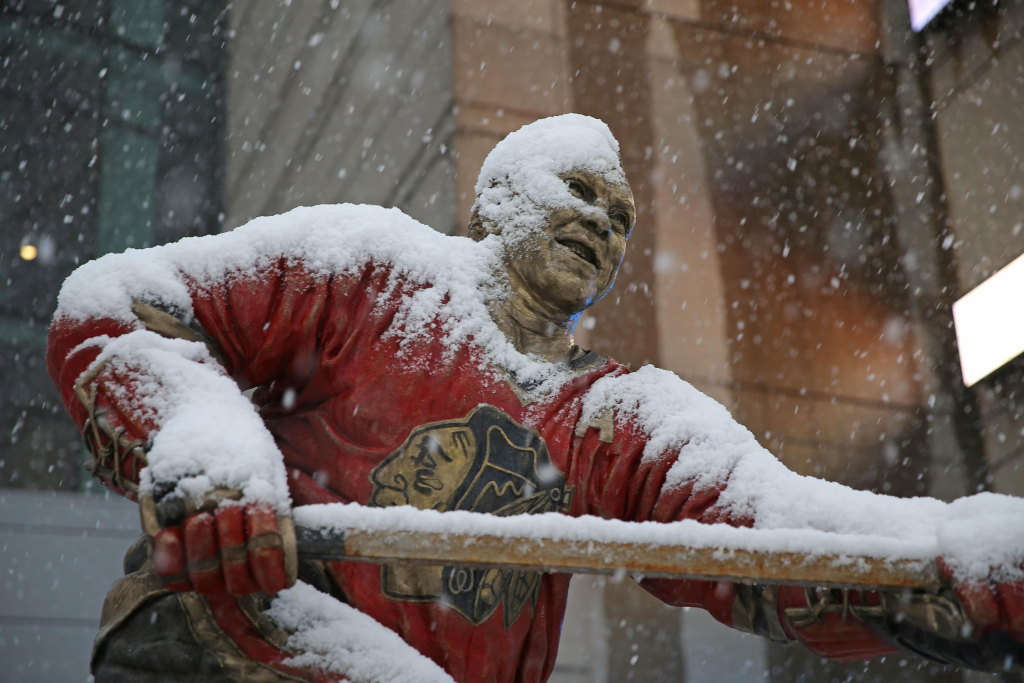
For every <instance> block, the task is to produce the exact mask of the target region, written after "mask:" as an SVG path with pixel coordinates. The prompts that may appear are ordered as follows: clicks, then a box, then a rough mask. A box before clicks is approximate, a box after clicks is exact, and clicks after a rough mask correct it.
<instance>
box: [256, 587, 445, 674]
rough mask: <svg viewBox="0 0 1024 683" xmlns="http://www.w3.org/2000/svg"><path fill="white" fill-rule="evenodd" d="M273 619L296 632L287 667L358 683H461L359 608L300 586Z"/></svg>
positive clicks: (284, 597)
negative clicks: (327, 674)
mask: <svg viewBox="0 0 1024 683" xmlns="http://www.w3.org/2000/svg"><path fill="white" fill-rule="evenodd" d="M266 614H267V616H269V617H270V618H271V619H273V620H274V621H276V622H277V623H278V625H280V626H281V627H282V628H284V629H285V630H286V631H289V632H291V633H292V635H291V637H289V639H288V648H289V649H290V650H292V651H295V652H298V653H299V654H296V655H295V656H294V657H291V658H290V659H287V660H285V662H284V663H285V664H287V665H289V666H294V667H298V668H303V669H315V670H319V671H326V672H330V673H335V674H341V675H342V676H344V677H345V678H346V679H347V680H349V681H352V683H455V681H454V679H453V678H452V677H451V676H449V675H448V674H447V673H445V671H444V670H443V669H442V668H441V667H439V666H438V665H437V664H435V663H434V662H433V661H431V660H430V659H428V658H427V657H425V656H424V655H422V654H420V653H419V652H418V651H417V650H416V649H414V648H413V647H412V646H411V645H409V644H408V643H406V642H405V641H404V640H402V638H401V637H400V636H399V635H398V634H397V633H395V632H394V631H392V630H390V629H388V628H386V627H385V626H384V625H382V624H381V623H380V622H378V621H376V620H375V619H374V618H373V617H371V616H369V615H367V614H363V613H362V612H360V611H359V610H357V609H355V608H354V607H350V606H349V605H346V604H344V603H343V602H340V601H339V600H336V599H334V598H332V597H331V596H329V595H324V594H323V593H321V592H320V591H318V590H316V589H315V588H313V587H312V586H309V585H307V584H304V583H302V582H301V581H300V582H299V583H296V584H295V585H294V586H292V587H291V588H289V589H287V590H284V591H281V592H280V593H278V595H277V597H276V598H274V601H273V603H271V606H270V609H269V610H267V612H266Z"/></svg>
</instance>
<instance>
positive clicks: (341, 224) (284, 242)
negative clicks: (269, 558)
mask: <svg viewBox="0 0 1024 683" xmlns="http://www.w3.org/2000/svg"><path fill="white" fill-rule="evenodd" d="M505 246H506V243H505V241H504V240H503V239H502V238H501V237H499V236H498V235H491V236H488V237H487V238H486V239H484V240H482V241H481V242H474V241H472V240H470V239H468V238H465V237H453V236H448V235H443V234H441V233H438V232H437V231H435V230H433V229H431V228H429V227H427V226H426V225H423V224H422V223H420V222H418V221H416V220H414V219H412V218H410V217H409V216H406V215H405V214H404V213H402V212H401V211H400V210H398V209H385V208H382V207H379V206H370V205H355V204H337V205H323V206H313V207H301V208H297V209H293V210H291V211H289V212H287V213H284V214H280V215H277V216H266V217H262V218H256V219H254V220H252V221H250V222H249V223H247V224H245V225H244V226H241V227H239V228H236V229H235V230H233V231H231V232H228V233H223V234H219V235H207V236H204V237H189V238H185V239H183V240H181V241H179V242H175V243H173V244H166V245H163V246H159V247H153V248H150V249H129V250H127V251H126V252H124V253H122V254H108V255H106V256H103V257H101V258H98V259H96V260H95V261H91V262H89V263H86V264H85V265H83V266H81V267H79V268H78V269H77V270H75V271H74V272H73V273H72V274H71V276H70V277H68V279H67V280H65V282H64V285H63V287H62V288H61V291H60V295H59V297H58V302H57V312H56V313H55V315H54V317H55V319H62V318H70V319H73V320H87V319H89V318H111V319H114V320H117V321H119V322H123V323H126V324H130V325H138V323H137V321H136V318H135V315H134V314H133V313H132V311H131V305H132V300H133V299H138V300H142V301H146V302H159V303H161V304H163V305H165V306H170V307H173V308H175V309H176V310H178V311H180V312H181V313H182V314H184V315H191V314H192V312H193V309H192V301H191V298H190V295H189V290H188V287H187V285H186V282H187V279H192V280H194V281H195V282H197V283H198V284H199V285H200V286H203V285H205V284H211V283H215V282H222V281H224V280H225V279H227V278H229V277H232V276H237V275H254V276H258V275H259V274H260V273H261V272H262V271H264V270H266V269H267V268H269V267H270V266H271V265H272V264H274V263H275V262H276V261H278V260H280V259H285V260H286V261H288V262H289V263H292V264H296V265H301V266H303V267H305V268H306V269H307V270H308V271H309V272H310V273H312V274H313V275H314V276H318V277H325V278H326V277H330V276H332V275H345V274H352V273H355V272H357V271H358V270H359V269H361V268H363V267H364V266H366V265H367V264H370V263H373V264H378V265H380V266H384V267H387V268H388V269H389V272H390V276H391V278H392V282H393V284H395V285H396V286H398V285H399V284H400V283H407V284H411V285H426V286H425V287H421V288H419V289H417V290H416V291H411V292H409V293H408V295H407V296H405V298H404V299H403V301H402V305H401V308H400V310H399V312H398V315H397V316H396V319H395V323H394V325H393V328H392V330H391V331H390V333H391V334H395V335H396V336H397V337H399V338H400V341H401V343H402V345H403V348H404V347H406V346H407V345H408V343H409V342H411V341H413V340H415V339H417V338H420V337H422V336H423V335H424V334H426V332H427V331H428V329H429V327H430V326H431V325H432V324H435V323H437V324H440V325H441V327H442V329H443V331H444V332H445V342H446V343H447V344H448V345H449V346H450V347H451V348H455V347H457V346H458V345H460V344H463V343H465V342H466V340H468V339H469V338H470V337H472V338H473V340H474V342H475V343H476V344H477V345H478V346H479V347H480V348H481V349H482V350H483V351H484V352H485V353H486V354H487V356H488V358H489V359H490V360H491V361H492V362H494V363H495V364H497V365H498V366H499V367H502V368H504V369H505V370H508V371H510V372H513V373H515V374H516V375H517V377H519V378H520V380H521V381H524V382H527V383H532V384H536V385H538V388H537V390H536V391H537V392H539V393H546V392H548V391H550V389H551V388H552V387H554V386H557V385H558V384H560V383H561V382H562V381H564V380H565V378H566V376H567V375H566V374H565V372H564V371H563V369H562V368H560V367H559V366H556V365H554V364H551V363H546V362H542V361H540V360H538V359H536V358H532V357H529V356H526V355H523V354H521V353H519V352H518V351H516V349H515V347H514V346H513V345H512V344H511V343H510V342H509V341H508V340H507V339H506V338H505V336H504V335H503V334H502V333H501V331H500V330H499V329H498V327H497V325H495V324H494V322H493V320H492V319H491V317H490V313H489V312H488V310H487V301H488V300H492V299H494V300H497V299H501V298H502V297H505V296H507V295H508V289H507V283H506V282H505V280H504V277H503V275H502V269H501V254H502V253H503V250H504V249H505Z"/></svg>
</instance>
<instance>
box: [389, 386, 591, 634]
mask: <svg viewBox="0 0 1024 683" xmlns="http://www.w3.org/2000/svg"><path fill="white" fill-rule="evenodd" d="M370 480H371V482H372V483H373V493H372V495H371V498H370V505H373V506H377V507H387V506H390V505H412V506H414V507H418V508H423V509H430V510H440V511H445V510H469V511H472V512H489V513H491V514H495V515H519V514H539V513H542V512H564V511H566V510H567V509H568V507H569V499H570V496H571V493H572V491H571V489H568V490H567V489H566V486H565V476H564V475H563V474H562V473H561V472H559V471H558V470H556V469H555V467H554V466H553V465H552V464H551V457H550V455H549V454H548V447H547V445H546V444H545V443H544V439H542V438H541V436H540V434H538V433H537V431H536V430H534V429H530V428H527V427H524V426H523V425H521V424H519V423H518V422H516V421H515V420H513V419H512V418H511V417H509V416H508V415H506V414H505V413H504V412H502V411H500V410H498V409H497V408H495V407H493V406H489V405H481V406H478V407H477V408H474V409H473V411H472V412H470V414H469V415H467V416H466V417H465V418H462V419H460V420H451V421H448V422H434V423H432V424H426V425H422V426H420V427H417V428H416V429H414V430H413V431H412V433H411V434H410V435H409V438H407V439H406V440H405V443H403V444H402V446H401V447H400V448H399V449H398V450H396V451H395V452H394V453H392V454H391V455H390V456H388V457H387V459H385V460H384V462H382V463H381V464H380V465H378V466H377V467H375V468H374V469H373V471H372V472H370ZM381 589H382V590H383V591H384V594H385V595H387V596H388V597H389V598H392V599H395V600H402V601H408V602H440V603H443V604H445V605H448V606H449V607H451V608H452V609H454V610H456V611H457V612H459V613H460V614H462V615H463V616H464V617H466V618H467V619H469V620H470V621H471V622H473V623H474V624H481V623H483V622H484V621H486V620H487V619H488V618H490V616H491V615H492V614H494V612H495V611H496V610H497V609H498V606H499V605H504V617H505V627H506V628H508V627H509V626H510V625H511V624H512V622H514V621H515V619H516V617H518V616H519V614H520V613H521V612H522V610H523V608H524V607H525V606H526V604H527V603H528V602H529V603H530V604H531V607H532V606H533V605H535V604H536V600H537V595H538V592H539V591H540V574H537V573H534V572H523V571H511V570H501V569H469V568H462V567H414V566H397V565H386V566H383V567H381Z"/></svg>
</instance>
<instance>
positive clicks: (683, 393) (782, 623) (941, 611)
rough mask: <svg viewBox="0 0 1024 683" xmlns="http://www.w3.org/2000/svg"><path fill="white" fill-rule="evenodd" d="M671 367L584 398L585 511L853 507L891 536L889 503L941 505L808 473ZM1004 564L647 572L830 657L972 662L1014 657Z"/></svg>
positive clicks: (822, 514) (1022, 591)
mask: <svg viewBox="0 0 1024 683" xmlns="http://www.w3.org/2000/svg"><path fill="white" fill-rule="evenodd" d="M665 375H668V373H662V371H654V370H653V369H652V370H650V371H645V370H641V371H639V372H637V373H632V374H629V373H621V374H618V375H609V376H608V377H607V378H605V379H602V380H599V381H598V382H596V383H595V385H594V387H593V388H592V389H591V391H590V395H588V396H587V397H586V398H585V400H584V402H583V403H584V405H583V411H582V415H581V421H580V426H579V427H578V428H577V430H576V439H577V440H578V442H577V444H576V446H575V447H576V448H577V449H578V450H577V452H578V453H580V457H578V458H577V460H576V463H577V464H576V466H575V471H574V478H575V480H576V481H577V482H578V484H577V486H578V489H577V490H578V491H579V493H578V495H579V496H580V497H581V500H582V502H583V505H584V507H583V510H582V512H583V513H585V514H591V515H597V516H601V517H605V518H614V519H623V520H628V521H655V522H665V523H668V522H674V521H679V520H694V521H698V522H701V523H707V524H711V523H725V524H729V525H732V526H748V527H749V526H754V525H755V523H757V524H758V526H769V527H770V526H774V525H776V524H780V520H781V525H782V526H786V527H788V528H800V526H801V525H802V526H805V527H806V528H808V529H819V530H828V529H829V528H830V525H834V524H835V523H836V522H835V520H837V519H840V518H841V517H842V516H844V515H845V517H846V518H847V520H849V523H850V525H851V528H853V527H858V528H860V529H862V532H866V531H867V530H870V529H876V530H877V532H878V533H879V534H880V535H883V536H884V535H887V534H888V533H889V532H890V531H892V530H894V529H896V527H894V526H893V525H894V524H895V525H900V524H901V521H900V515H899V514H896V515H893V513H894V512H896V513H898V512H899V510H900V509H902V508H901V506H903V507H905V508H906V510H905V512H906V513H907V515H906V517H905V520H904V521H906V523H907V524H908V525H911V526H908V528H912V523H911V520H912V519H913V517H914V515H915V514H916V515H917V516H918V518H917V519H913V522H916V523H920V517H921V509H920V507H921V506H922V505H926V506H932V507H941V506H943V505H944V504H942V503H940V502H938V501H931V502H925V503H922V502H912V501H903V500H897V499H894V498H891V497H887V496H876V495H874V494H871V493H868V492H855V491H852V490H851V489H848V488H847V487H843V486H839V485H838V484H834V483H830V482H825V481H822V480H817V479H813V478H809V477H800V476H798V475H796V474H794V473H792V472H790V471H789V470H787V469H786V468H785V467H784V466H783V465H782V464H781V463H779V462H778V461H777V460H775V459H774V458H773V457H772V456H771V455H770V454H768V453H767V452H765V451H764V450H763V449H762V448H760V446H758V445H757V444H756V442H754V440H753V438H752V437H751V436H750V434H749V432H746V430H745V429H743V428H742V427H739V426H738V425H735V423H734V422H733V421H732V418H731V417H729V416H728V414H727V413H726V412H725V411H724V409H722V408H721V406H718V405H717V404H714V405H712V402H711V401H710V399H707V397H704V396H703V395H700V394H699V393H698V392H696V390H694V389H693V388H692V387H690V386H689V385H685V386H684V383H682V382H681V381H679V380H678V379H677V378H674V377H671V378H667V377H665ZM602 383H603V384H602ZM645 401H648V402H649V403H647V404H645V403H644V402H645ZM730 423H731V424H730ZM926 512H927V511H926ZM783 516H784V517H785V519H783ZM842 523H843V522H840V524H842ZM994 569H995V568H994ZM1003 569H1009V570H1012V571H1010V573H1011V574H1014V575H1015V576H1017V577H1018V578H1017V579H1016V581H1015V582H1006V581H1005V579H1004V580H1003V582H1002V583H999V582H998V581H997V580H993V579H992V578H990V580H988V581H980V582H975V583H973V584H965V583H962V582H958V581H956V580H955V577H953V576H952V574H951V573H949V572H947V579H948V586H947V587H946V588H944V589H943V590H941V591H937V592H924V591H891V592H890V591H867V590H865V591H856V590H851V591H841V590H809V589H804V588H803V587H798V586H767V585H763V586H757V585H741V584H732V583H728V582H711V581H675V580H662V579H646V580H644V581H642V582H641V585H642V586H643V587H644V588H645V589H646V590H648V591H649V592H651V593H652V594H654V595H655V596H656V597H658V598H659V599H661V600H663V601H665V602H666V603H669V604H672V605H678V606H692V607H700V608H703V609H706V610H707V611H708V612H709V613H711V615H712V616H714V617H715V618H716V619H717V620H718V621H720V622H722V623H724V624H725V625H727V626H731V627H733V628H737V629H739V630H742V631H746V632H750V633H756V634H758V635H762V636H764V637H767V638H770V639H771V640H774V641H776V642H780V643H796V642H799V643H802V644H804V645H805V646H807V647H808V648H810V649H811V650H813V651H814V652H815V653H817V654H819V655H820V656H822V657H827V658H832V659H838V660H842V661H853V660H863V659H869V658H871V657H874V656H878V655H882V654H886V653H889V652H895V651H898V650H904V651H907V652H911V653H914V654H918V655H920V656H923V657H926V658H929V659H932V660H934V661H938V662H941V663H944V664H953V665H957V666H965V667H968V668H973V669H981V670H1003V669H1004V668H1005V667H1006V666H1010V667H1011V668H1013V667H1016V668H1018V669H1019V668H1021V667H1024V645H1022V643H1024V584H1022V583H1021V581H1020V578H1019V577H1020V576H1022V575H1024V571H1022V570H1021V569H1020V568H1019V567H1009V568H1003ZM1003 573H1004V574H1005V572H1003ZM997 574H998V573H997V572H994V573H993V575H992V576H993V577H996V576H997Z"/></svg>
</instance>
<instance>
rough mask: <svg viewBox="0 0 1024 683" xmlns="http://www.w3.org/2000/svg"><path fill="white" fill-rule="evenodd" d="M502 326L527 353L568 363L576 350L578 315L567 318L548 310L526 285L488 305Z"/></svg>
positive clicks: (509, 336) (509, 338)
mask: <svg viewBox="0 0 1024 683" xmlns="http://www.w3.org/2000/svg"><path fill="white" fill-rule="evenodd" d="M488 308H489V309H490V313H491V317H492V318H493V319H494V322H495V323H497V325H498V329H500V330H501V331H502V333H503V334H504V335H505V337H506V338H507V339H508V340H509V341H511V342H512V345H513V346H515V347H516V350H517V351H519V352H520V353H524V354H533V355H535V356H540V357H541V358H543V359H544V360H546V361H548V362H550V363H564V362H568V361H569V360H570V359H571V357H572V353H573V349H574V344H573V338H572V332H573V329H574V328H575V327H576V320H577V318H578V316H573V317H569V318H565V317H564V316H560V315H558V314H556V313H553V312H551V311H550V310H547V309H546V307H545V306H544V305H543V304H542V303H540V302H538V301H537V300H536V299H535V298H534V297H532V296H531V295H530V292H528V291H526V290H525V288H521V287H515V286H513V288H512V294H511V296H509V297H508V298H506V299H503V300H501V301H496V302H492V303H490V304H489V305H488Z"/></svg>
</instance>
